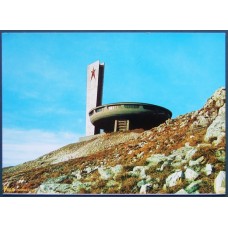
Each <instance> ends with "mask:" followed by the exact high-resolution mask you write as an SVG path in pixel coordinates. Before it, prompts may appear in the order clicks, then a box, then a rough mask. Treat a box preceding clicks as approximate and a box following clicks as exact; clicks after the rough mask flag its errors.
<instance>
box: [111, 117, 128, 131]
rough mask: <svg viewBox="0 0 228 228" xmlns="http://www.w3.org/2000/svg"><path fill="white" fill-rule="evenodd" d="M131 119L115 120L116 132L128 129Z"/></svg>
mask: <svg viewBox="0 0 228 228" xmlns="http://www.w3.org/2000/svg"><path fill="white" fill-rule="evenodd" d="M128 130H129V120H115V126H114V132H117V131H128Z"/></svg>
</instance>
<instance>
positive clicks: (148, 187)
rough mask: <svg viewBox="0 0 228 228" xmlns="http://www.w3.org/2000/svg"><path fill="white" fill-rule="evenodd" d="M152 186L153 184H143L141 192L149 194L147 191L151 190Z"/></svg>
mask: <svg viewBox="0 0 228 228" xmlns="http://www.w3.org/2000/svg"><path fill="white" fill-rule="evenodd" d="M151 188H152V185H151V184H144V185H142V186H141V188H140V192H139V194H147V191H148V190H150V189H151Z"/></svg>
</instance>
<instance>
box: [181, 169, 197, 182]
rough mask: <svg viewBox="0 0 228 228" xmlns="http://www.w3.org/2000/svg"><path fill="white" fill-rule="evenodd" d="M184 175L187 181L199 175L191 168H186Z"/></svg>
mask: <svg viewBox="0 0 228 228" xmlns="http://www.w3.org/2000/svg"><path fill="white" fill-rule="evenodd" d="M184 175H185V179H186V180H188V181H194V180H195V179H196V178H197V177H198V176H199V174H198V173H197V172H195V171H194V170H192V169H190V168H187V169H186V171H185V173H184Z"/></svg>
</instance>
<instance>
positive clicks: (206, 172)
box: [204, 164, 213, 176]
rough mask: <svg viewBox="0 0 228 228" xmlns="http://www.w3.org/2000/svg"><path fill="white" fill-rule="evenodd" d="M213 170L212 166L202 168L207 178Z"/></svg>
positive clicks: (207, 165)
mask: <svg viewBox="0 0 228 228" xmlns="http://www.w3.org/2000/svg"><path fill="white" fill-rule="evenodd" d="M212 170H213V166H212V165H211V164H206V167H205V168H204V172H205V174H206V175H207V176H209V175H211V173H212Z"/></svg>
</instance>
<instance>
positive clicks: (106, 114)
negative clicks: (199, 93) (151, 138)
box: [89, 102, 172, 132]
mask: <svg viewBox="0 0 228 228" xmlns="http://www.w3.org/2000/svg"><path fill="white" fill-rule="evenodd" d="M89 116H90V121H91V123H92V124H93V125H94V126H95V127H98V128H99V129H104V131H105V132H112V131H113V128H114V122H115V120H129V121H130V129H137V128H143V129H145V130H148V129H151V128H152V127H156V126H158V125H160V124H161V123H163V122H165V121H166V120H167V119H169V118H171V117H172V112H171V111H169V110H168V109H166V108H164V107H161V106H157V105H152V104H147V103H139V102H119V103H112V104H106V105H102V106H98V107H96V108H94V109H92V110H90V112H89Z"/></svg>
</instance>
